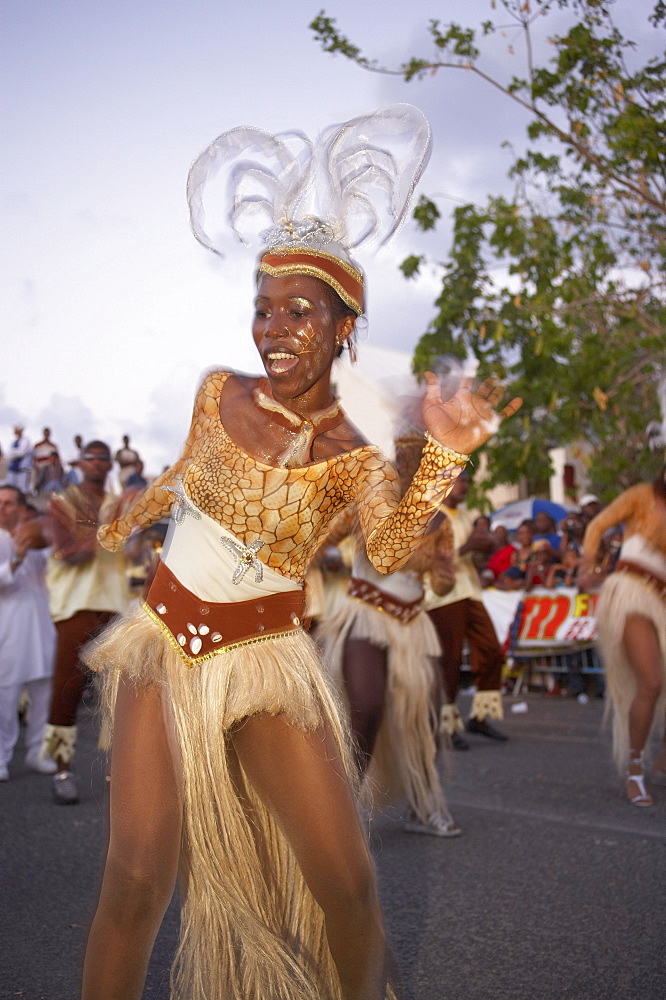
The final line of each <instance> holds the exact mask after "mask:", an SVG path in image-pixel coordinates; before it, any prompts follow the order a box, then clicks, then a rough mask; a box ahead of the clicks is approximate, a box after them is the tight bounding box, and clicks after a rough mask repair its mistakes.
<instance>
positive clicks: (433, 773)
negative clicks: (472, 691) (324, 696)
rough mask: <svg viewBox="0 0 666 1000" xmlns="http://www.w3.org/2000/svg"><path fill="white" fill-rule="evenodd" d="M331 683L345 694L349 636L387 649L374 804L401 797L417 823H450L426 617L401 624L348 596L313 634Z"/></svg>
mask: <svg viewBox="0 0 666 1000" xmlns="http://www.w3.org/2000/svg"><path fill="white" fill-rule="evenodd" d="M316 639H317V642H318V643H319V644H320V645H321V646H322V648H323V649H324V651H325V652H324V661H325V663H326V667H327V669H328V670H329V673H330V675H331V678H332V679H333V681H334V683H335V684H336V686H337V687H338V689H339V691H340V692H342V693H343V696H344V681H343V675H342V663H343V654H344V646H345V642H346V641H347V639H362V640H365V641H366V642H369V643H370V644H371V645H373V646H378V647H379V648H380V649H386V650H387V651H388V658H387V668H388V671H387V672H388V677H387V690H386V704H385V709H384V716H383V718H382V722H381V725H380V728H379V732H378V734H377V741H376V744H375V749H374V752H373V756H372V761H371V763H370V767H369V769H368V783H369V785H370V788H371V792H372V794H373V797H374V800H375V805H377V806H379V805H381V804H382V803H385V802H388V801H390V800H391V799H395V798H399V797H401V796H402V795H405V796H406V797H407V799H408V801H409V803H410V805H411V806H412V808H413V810H414V812H415V813H416V814H417V816H418V817H419V819H420V820H421V821H422V822H424V823H427V822H428V820H429V819H430V818H431V817H432V816H441V817H442V818H444V819H449V818H450V815H449V812H448V809H447V807H446V803H445V799H444V794H443V792H442V787H441V783H440V779H439V774H438V771H437V760H436V757H437V747H436V743H435V736H434V734H435V732H436V728H437V718H436V706H435V704H434V699H433V686H434V683H435V674H434V670H435V666H434V664H433V662H432V658H433V657H437V656H439V653H440V646H439V641H438V639H437V634H436V632H435V630H434V627H433V625H432V623H431V621H430V619H429V618H428V616H427V614H425V612H422V613H420V614H418V615H417V616H416V618H414V619H413V620H412V621H411V622H409V623H407V624H402V623H401V622H399V621H397V620H396V619H395V618H393V617H391V615H389V614H386V613H385V612H383V611H379V610H377V608H374V607H372V606H371V605H369V604H365V603H364V602H363V601H360V600H357V599H356V598H353V597H349V596H345V597H344V598H342V599H341V601H340V604H339V606H338V608H337V609H336V611H335V612H334V614H333V615H332V616H331V617H330V618H328V619H327V620H326V621H324V622H323V623H322V624H321V625H320V626H319V627H318V628H317V632H316Z"/></svg>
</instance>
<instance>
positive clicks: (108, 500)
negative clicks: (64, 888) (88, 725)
mask: <svg viewBox="0 0 666 1000" xmlns="http://www.w3.org/2000/svg"><path fill="white" fill-rule="evenodd" d="M79 467H80V469H81V473H82V476H83V479H82V481H81V484H80V485H79V486H77V485H71V486H68V487H67V488H66V489H65V490H64V492H63V493H60V494H54V495H53V496H52V497H51V499H50V501H49V505H48V508H47V517H46V522H45V526H44V527H45V531H44V538H45V541H49V542H50V543H51V544H52V546H53V548H52V552H51V557H50V559H49V567H48V576H47V585H48V590H49V600H50V605H51V616H52V618H53V621H54V622H55V625H56V631H57V635H58V641H57V648H56V660H55V673H54V676H53V692H52V695H51V707H50V710H49V717H48V724H47V726H46V730H45V733H44V754H45V755H46V756H48V757H50V758H51V759H52V760H54V761H55V763H56V765H57V767H56V773H55V774H54V775H53V787H52V792H53V798H54V801H55V802H57V803H58V804H60V805H74V804H75V803H76V802H77V801H78V798H79V788H78V781H77V778H76V775H75V774H74V772H73V771H72V769H71V761H72V758H73V756H74V752H75V750H76V716H77V712H78V708H79V705H80V703H81V698H82V696H83V691H84V688H85V685H86V671H85V668H84V667H83V665H82V664H81V662H80V658H79V653H80V650H81V648H82V647H83V646H84V645H85V643H86V642H88V641H89V640H90V639H91V638H92V637H93V636H94V635H95V634H96V633H97V632H98V631H99V630H100V628H102V627H103V626H104V625H106V624H107V622H109V621H110V620H111V619H112V618H113V616H114V615H117V614H120V613H121V612H123V611H125V610H126V609H127V605H128V603H129V585H128V580H127V574H126V560H125V557H124V555H122V554H118V553H110V552H105V551H104V550H103V549H102V547H101V546H100V544H99V542H98V541H97V537H96V532H97V529H98V527H99V525H100V524H101V523H102V522H103V521H105V520H108V519H109V518H113V517H116V516H117V514H118V509H119V500H118V497H116V496H114V495H113V494H112V493H107V492H106V490H105V483H106V477H107V475H108V473H109V471H110V469H111V452H110V451H109V448H108V445H106V444H105V443H104V442H103V441H91V442H90V443H89V444H87V445H86V447H85V448H84V449H83V454H82V456H81V459H80V462H79Z"/></svg>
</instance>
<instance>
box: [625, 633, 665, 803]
mask: <svg viewBox="0 0 666 1000" xmlns="http://www.w3.org/2000/svg"><path fill="white" fill-rule="evenodd" d="M622 641H623V644H624V649H625V652H626V654H627V658H628V660H629V663H630V665H631V669H632V670H633V672H634V676H635V678H636V694H635V695H634V700H633V701H632V703H631V706H630V708H629V747H630V750H629V766H628V769H627V796H628V798H629V800H630V801H631V802H632V803H634V804H635V805H651V804H652V799H651V797H650V796H649V795H648V794H647V793H646V792H645V787H644V764H643V749H644V747H645V743H646V741H647V738H648V736H649V734H650V729H651V727H652V721H653V719H654V711H655V707H656V704H657V700H658V698H659V695H660V694H661V687H662V663H661V650H660V648H659V639H658V637H657V632H656V630H655V627H654V625H653V623H652V622H651V621H650V619H649V618H644V617H643V616H642V615H636V614H632V615H628V616H627V620H626V622H625V626H624V632H623V636H622Z"/></svg>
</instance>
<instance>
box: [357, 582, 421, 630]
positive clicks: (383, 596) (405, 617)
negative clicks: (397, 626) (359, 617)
mask: <svg viewBox="0 0 666 1000" xmlns="http://www.w3.org/2000/svg"><path fill="white" fill-rule="evenodd" d="M348 594H349V596H350V597H355V598H356V600H357V601H363V603H364V604H370V605H372V607H373V608H377V610H378V611H384V612H385V613H386V614H387V615H390V616H391V618H395V619H396V620H397V621H399V622H400V623H401V624H402V625H408V624H409V622H411V621H413V620H414V618H416V616H417V615H418V613H419V611H420V610H421V608H422V606H423V602H422V601H421V599H420V598H419V600H418V601H409V602H407V601H401V600H400V598H399V597H394V596H393V595H392V594H387V593H386V592H385V591H384V590H380V589H379V587H375V585H374V584H373V583H368V581H367V580H359V579H358V578H357V577H355V576H353V577H352V578H351V580H350V581H349V590H348Z"/></svg>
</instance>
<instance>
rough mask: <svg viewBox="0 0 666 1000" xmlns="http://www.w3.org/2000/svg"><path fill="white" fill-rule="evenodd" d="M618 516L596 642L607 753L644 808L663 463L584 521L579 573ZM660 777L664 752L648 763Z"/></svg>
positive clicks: (663, 515) (655, 664)
mask: <svg viewBox="0 0 666 1000" xmlns="http://www.w3.org/2000/svg"><path fill="white" fill-rule="evenodd" d="M621 522H624V540H623V543H622V549H621V551H620V557H619V560H618V562H617V564H616V567H615V572H613V573H611V575H610V576H609V577H608V578H607V579H606V580H605V581H604V583H603V585H602V588H601V595H600V598H599V605H598V608H597V619H598V628H599V640H600V643H601V649H602V654H603V659H604V664H605V667H606V677H607V679H608V690H609V693H610V696H611V700H612V705H613V756H614V758H615V762H616V764H617V766H618V769H619V771H620V773H621V774H624V776H625V785H626V792H627V798H628V799H629V802H631V804H632V805H635V806H651V805H652V804H653V801H652V796H651V795H650V794H649V792H648V791H647V789H646V787H645V762H644V748H645V744H646V742H647V739H648V736H649V735H650V730H651V729H652V726H653V723H654V721H655V716H656V714H657V707H658V705H659V704H660V703H661V706H662V709H661V713H660V714H661V716H662V718H661V720H660V721H661V722H662V724H663V698H662V692H663V690H664V681H665V680H666V466H664V468H663V469H662V472H661V474H660V475H659V476H658V477H657V478H656V479H655V481H654V482H653V483H652V484H649V483H641V484H639V485H638V486H632V487H631V489H628V490H626V491H625V492H624V493H622V494H621V495H620V496H619V497H617V499H616V500H614V501H613V503H611V504H610V505H609V506H608V507H606V508H605V509H604V510H602V512H601V513H600V514H597V516H596V517H595V518H594V520H592V521H591V522H590V523H589V525H588V527H587V530H586V532H585V536H584V538H583V553H584V560H583V566H582V568H581V573H580V577H579V579H581V580H582V579H583V578H585V576H587V577H588V579H589V578H590V576H592V578H593V576H594V573H595V572H596V573H599V572H600V571H601V567H597V568H596V570H595V569H594V562H595V559H596V557H597V553H598V549H599V542H600V540H601V536H602V534H603V533H604V531H606V529H607V528H610V527H612V526H613V525H616V524H620V523H621ZM654 768H655V772H656V773H657V775H658V777H659V778H661V779H663V778H666V751H665V749H664V748H663V747H662V750H661V752H660V754H659V756H658V758H657V760H656V761H655V764H654Z"/></svg>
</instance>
